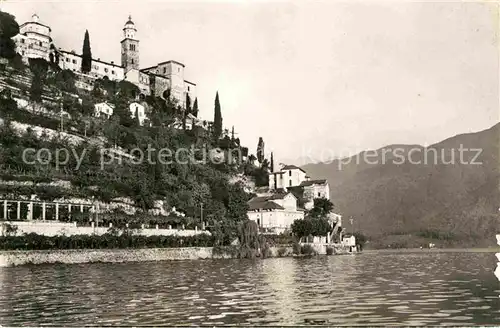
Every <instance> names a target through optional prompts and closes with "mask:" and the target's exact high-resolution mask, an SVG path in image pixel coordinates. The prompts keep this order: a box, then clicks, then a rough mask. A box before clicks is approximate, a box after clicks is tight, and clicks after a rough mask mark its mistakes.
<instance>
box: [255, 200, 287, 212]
mask: <svg viewBox="0 0 500 328" xmlns="http://www.w3.org/2000/svg"><path fill="white" fill-rule="evenodd" d="M248 205H249V209H250V210H283V209H284V208H283V206H281V205H278V204H276V203H275V202H271V201H253V202H252V201H251V202H250V203H249V204H248Z"/></svg>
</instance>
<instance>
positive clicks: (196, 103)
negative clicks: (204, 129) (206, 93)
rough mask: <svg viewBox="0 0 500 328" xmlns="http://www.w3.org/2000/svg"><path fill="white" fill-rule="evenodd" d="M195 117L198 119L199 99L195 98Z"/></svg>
mask: <svg viewBox="0 0 500 328" xmlns="http://www.w3.org/2000/svg"><path fill="white" fill-rule="evenodd" d="M193 115H194V116H195V117H198V98H194V104H193Z"/></svg>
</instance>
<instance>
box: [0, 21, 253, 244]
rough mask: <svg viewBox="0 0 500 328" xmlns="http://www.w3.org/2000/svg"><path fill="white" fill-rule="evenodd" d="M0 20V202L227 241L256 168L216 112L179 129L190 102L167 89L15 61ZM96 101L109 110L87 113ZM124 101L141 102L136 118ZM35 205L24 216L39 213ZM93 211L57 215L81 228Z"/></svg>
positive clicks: (190, 111) (50, 214)
mask: <svg viewBox="0 0 500 328" xmlns="http://www.w3.org/2000/svg"><path fill="white" fill-rule="evenodd" d="M0 17H2V20H1V21H0V25H1V26H0V27H2V29H0V43H2V44H4V45H7V46H8V47H4V48H1V47H0V50H1V51H0V199H9V200H28V199H29V200H33V201H43V202H62V203H72V204H87V205H88V204H91V205H98V206H99V223H101V224H104V225H108V224H110V223H112V225H113V227H125V226H127V227H128V225H126V224H129V223H130V224H131V226H132V225H133V226H136V227H140V226H141V224H145V225H153V226H154V225H159V226H160V227H166V226H169V225H172V226H178V227H183V228H184V227H186V228H194V227H198V228H200V227H202V226H203V227H205V226H206V225H205V224H207V225H208V227H209V229H210V230H211V231H212V233H213V234H214V235H215V236H216V238H217V240H218V242H220V243H227V242H230V241H232V240H233V239H234V234H235V233H236V232H237V231H236V228H237V224H238V223H239V222H240V221H243V220H245V219H246V218H247V214H246V212H247V209H248V205H247V200H248V199H249V198H250V197H251V195H250V194H249V193H248V191H249V188H248V185H251V182H252V181H251V180H252V179H253V178H254V176H257V175H261V172H260V171H262V170H261V169H260V168H257V167H256V166H254V165H253V164H252V163H249V162H248V161H247V160H246V159H247V158H248V148H246V147H243V146H242V145H240V141H239V139H238V138H234V135H231V136H230V135H229V134H228V133H227V132H226V131H227V129H226V130H223V126H222V117H220V116H221V114H220V113H219V120H214V121H215V122H213V125H207V124H203V125H194V124H193V125H189V126H188V125H187V123H186V121H187V120H188V118H189V117H196V115H197V113H198V110H197V105H196V106H194V105H193V107H191V106H190V105H189V102H186V106H185V107H182V106H181V105H180V104H179V103H178V102H177V101H176V100H175V99H173V98H172V97H171V96H170V92H168V93H166V94H168V96H165V95H163V96H162V97H158V96H155V95H154V94H152V95H142V94H141V93H140V90H139V88H138V87H137V86H136V85H134V84H132V83H130V82H127V81H123V80H120V81H119V80H110V79H108V78H105V77H104V78H92V79H90V80H89V78H88V76H86V75H82V74H80V73H78V72H73V71H71V70H67V69H61V68H60V67H59V66H58V65H57V63H54V62H52V61H46V60H44V59H41V58H35V59H32V58H30V59H29V60H28V61H27V62H26V61H23V60H22V58H21V56H20V55H19V54H16V53H15V51H14V48H13V47H14V45H13V43H12V40H11V39H10V38H11V37H12V36H13V35H16V34H17V33H18V31H19V28H18V24H17V23H16V22H15V21H14V18H13V17H12V16H10V15H8V14H5V13H2V12H0ZM7 20H10V23H9V24H8V25H9V26H11V30H9V31H10V32H9V33H7V32H6V31H7V29H6V28H5V26H4V25H6V22H7ZM6 49H7V50H8V51H6ZM2 57H3V58H2ZM25 59H26V58H25ZM218 98H219V96H218V94H217V97H216V99H217V103H218ZM102 103H107V104H111V105H112V106H113V108H114V110H113V112H112V114H111V115H110V117H103V116H98V115H96V107H95V106H96V104H102ZM132 104H134V106H135V104H139V105H141V106H143V107H144V109H145V114H146V115H145V116H146V118H145V121H144V122H141V121H140V120H139V115H138V110H137V109H136V112H135V113H134V112H131V109H130V108H131V107H130V106H131V105H132ZM195 104H196V103H195ZM195 107H196V108H195ZM215 107H216V108H215V109H214V111H215V112H217V111H219V112H220V111H221V109H220V107H221V106H220V104H219V105H218V106H217V105H216V106H215ZM136 108H137V107H136ZM196 119H197V120H198V121H202V120H201V119H200V118H197V117H196ZM179 122H180V124H178V123H179ZM203 122H206V121H203ZM25 150H30V151H31V152H29V154H28V153H25ZM41 150H42V151H43V152H39V151H41ZM235 154H236V155H235ZM25 155H27V156H25ZM238 155H239V156H238ZM57 158H59V161H56V159H57ZM3 204H4V203H3V202H2V203H0V209H1V213H2V214H3V213H4V210H5V211H6V215H7V217H3V216H2V220H5V219H12V218H16V217H18V216H19V217H20V218H22V219H24V218H26V217H27V211H28V208H27V205H26V204H24V205H23V206H21V207H20V208H17V209H16V208H15V207H14V206H12V204H13V202H12V203H9V205H8V206H7V208H6V209H4V208H3V206H4V205H3ZM40 206H41V205H40ZM40 206H38V205H37V208H34V209H33V212H34V213H32V214H33V217H35V218H39V217H40V211H41V210H40V208H39V207H40ZM47 206H48V209H47V219H48V220H51V219H54V208H53V204H52V205H50V204H48V205H47ZM87 210H88V208H87ZM16 211H17V212H18V213H16ZM82 211H83V209H82ZM93 217H94V214H92V213H90V212H88V211H87V212H85V211H84V212H82V213H81V215H77V214H72V215H71V216H69V215H67V213H66V214H65V213H59V218H60V219H61V220H66V219H67V220H72V221H77V222H78V223H80V224H87V225H88V224H90V223H89V222H90V220H92V218H93ZM202 221H203V222H202Z"/></svg>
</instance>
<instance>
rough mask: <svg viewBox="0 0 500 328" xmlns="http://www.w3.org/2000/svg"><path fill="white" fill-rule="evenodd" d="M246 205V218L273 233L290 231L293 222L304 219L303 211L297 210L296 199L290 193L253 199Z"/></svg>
mask: <svg viewBox="0 0 500 328" xmlns="http://www.w3.org/2000/svg"><path fill="white" fill-rule="evenodd" d="M248 205H249V207H250V209H249V211H248V213H247V214H248V218H249V219H250V220H252V221H255V222H256V223H257V225H258V226H259V227H260V228H264V229H267V230H269V231H271V232H274V233H282V232H284V231H285V230H286V229H290V226H291V225H292V223H293V221H295V220H300V219H303V218H304V211H303V210H300V209H298V208H297V198H295V196H294V195H293V194H292V193H281V194H274V195H270V196H258V197H254V198H252V199H251V200H250V201H249V202H248Z"/></svg>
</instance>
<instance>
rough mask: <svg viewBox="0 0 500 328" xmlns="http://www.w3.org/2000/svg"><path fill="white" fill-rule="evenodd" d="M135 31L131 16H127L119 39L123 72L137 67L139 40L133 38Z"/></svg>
mask: <svg viewBox="0 0 500 328" xmlns="http://www.w3.org/2000/svg"><path fill="white" fill-rule="evenodd" d="M136 32H137V29H136V28H135V24H134V22H132V17H131V16H128V21H127V22H126V23H125V27H124V28H123V40H122V41H121V44H122V66H123V67H124V68H125V72H128V71H129V70H131V69H139V40H137V39H136V38H135V33H136Z"/></svg>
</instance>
